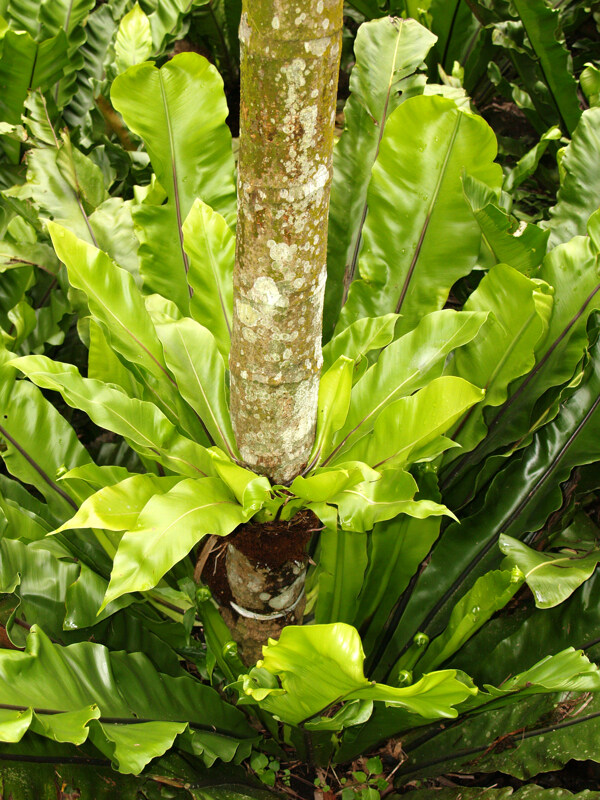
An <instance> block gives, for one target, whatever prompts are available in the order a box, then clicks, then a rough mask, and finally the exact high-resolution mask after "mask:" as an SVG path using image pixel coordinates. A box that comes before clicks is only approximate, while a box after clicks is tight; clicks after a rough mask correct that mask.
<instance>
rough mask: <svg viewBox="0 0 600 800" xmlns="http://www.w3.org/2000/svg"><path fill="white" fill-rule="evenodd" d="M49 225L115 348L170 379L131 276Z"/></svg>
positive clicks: (59, 250)
mask: <svg viewBox="0 0 600 800" xmlns="http://www.w3.org/2000/svg"><path fill="white" fill-rule="evenodd" d="M48 229H49V231H50V235H51V236H52V241H53V244H54V247H55V249H56V252H57V255H58V257H59V258H60V260H61V261H62V262H63V263H64V264H65V265H66V267H67V271H68V273H69V280H70V282H71V284H72V285H73V286H75V287H76V288H77V289H81V290H82V291H83V292H85V294H86V296H87V298H88V302H89V304H90V310H91V311H92V313H93V314H94V316H95V318H96V319H97V320H98V322H99V323H100V325H101V326H102V328H103V330H104V332H105V334H106V336H107V338H108V340H109V341H110V342H111V343H112V344H113V346H114V347H115V349H116V350H117V351H118V352H120V353H121V354H122V355H123V356H124V357H125V358H126V359H127V360H128V361H131V362H132V363H133V364H140V365H141V366H143V367H144V368H145V369H147V370H148V372H150V373H151V374H152V375H154V376H155V377H157V378H167V379H168V373H167V370H166V365H165V362H164V358H163V353H162V347H161V345H160V341H159V340H158V337H157V335H156V332H155V330H154V328H153V326H152V322H151V320H150V317H149V315H148V312H147V311H146V307H145V305H144V300H143V298H142V295H141V293H140V292H139V290H138V289H137V287H136V286H135V283H134V280H133V278H132V276H131V275H130V274H129V273H128V272H127V271H126V270H124V269H120V268H119V267H117V266H116V264H114V263H113V262H112V261H111V259H110V258H109V257H108V256H107V255H106V253H103V252H102V251H101V250H98V249H97V248H95V247H92V246H91V245H89V244H87V243H86V242H84V241H82V240H81V239H78V238H77V237H76V236H75V235H74V234H72V233H71V232H70V231H68V230H66V229H65V228H62V227H61V226H59V225H56V224H54V223H49V224H48Z"/></svg>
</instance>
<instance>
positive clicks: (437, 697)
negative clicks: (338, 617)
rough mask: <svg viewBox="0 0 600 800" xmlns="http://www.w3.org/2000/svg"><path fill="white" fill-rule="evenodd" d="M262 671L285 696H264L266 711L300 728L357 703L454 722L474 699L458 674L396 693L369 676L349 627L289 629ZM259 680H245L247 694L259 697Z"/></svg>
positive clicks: (268, 651) (267, 653)
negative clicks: (348, 703)
mask: <svg viewBox="0 0 600 800" xmlns="http://www.w3.org/2000/svg"><path fill="white" fill-rule="evenodd" d="M263 653H264V656H263V660H262V661H259V662H258V664H257V667H259V668H262V669H264V670H266V671H267V672H270V673H271V675H274V676H277V678H279V681H280V683H281V686H282V688H283V690H284V694H282V693H281V691H280V690H278V689H275V690H273V689H271V692H269V693H264V692H261V695H262V697H263V698H264V699H261V701H260V702H259V705H260V706H261V708H264V709H266V710H267V711H270V712H271V713H272V714H275V715H276V716H277V717H278V718H279V719H281V720H282V721H285V722H288V723H290V724H292V725H298V724H299V723H301V722H302V721H303V720H307V719H309V718H312V717H316V716H318V715H320V714H321V713H322V712H324V711H326V710H327V708H328V707H329V706H331V705H333V704H334V703H337V702H340V701H342V700H345V701H348V700H353V699H363V700H380V701H383V702H385V703H386V704H388V705H394V706H399V707H401V708H407V709H409V710H410V711H413V712H414V713H416V714H420V715H422V716H424V717H427V718H429V719H435V718H439V717H450V718H452V717H455V716H456V715H457V712H456V709H455V708H454V706H455V705H457V704H458V703H461V702H462V701H463V700H465V699H466V698H467V697H469V696H470V695H472V694H473V693H474V690H473V689H471V688H469V687H467V686H466V685H465V684H464V683H461V682H460V681H459V680H457V678H456V672H455V671H454V670H444V671H443V672H436V673H433V674H431V675H426V676H425V677H424V678H422V679H421V680H420V681H418V682H417V683H415V684H413V685H412V686H408V687H405V688H401V689H397V688H395V687H392V686H386V685H385V684H379V683H373V682H371V681H369V680H367V678H365V676H364V672H363V663H364V658H365V656H364V652H363V649H362V644H361V641H360V637H359V635H358V633H357V631H356V630H355V629H354V628H352V627H351V626H350V625H345V624H343V623H337V624H334V625H309V626H305V627H297V626H292V625H289V626H288V627H287V628H284V630H283V632H282V634H281V637H280V639H279V641H277V642H275V641H272V643H270V644H269V645H267V646H266V647H265V648H263ZM259 681H260V674H258V675H257V674H256V672H255V671H254V670H253V671H251V672H250V675H249V676H248V678H247V679H246V680H244V687H243V690H244V693H245V694H247V695H249V696H252V694H253V692H255V691H257V690H258V691H260V690H261V687H260V683H259Z"/></svg>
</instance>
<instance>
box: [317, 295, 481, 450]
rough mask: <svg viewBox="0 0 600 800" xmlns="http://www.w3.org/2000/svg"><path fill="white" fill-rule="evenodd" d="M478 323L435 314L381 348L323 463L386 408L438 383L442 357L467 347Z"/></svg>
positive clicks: (477, 317) (475, 317) (476, 316)
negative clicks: (431, 384)
mask: <svg viewBox="0 0 600 800" xmlns="http://www.w3.org/2000/svg"><path fill="white" fill-rule="evenodd" d="M484 321H485V315H484V314H480V313H469V314H468V315H467V314H466V313H465V312H460V313H457V312H454V311H440V312H437V313H433V314H429V315H427V316H426V317H425V318H424V319H423V320H422V321H421V322H420V324H419V325H418V326H417V328H416V329H415V330H414V331H411V332H410V333H409V334H406V335H405V336H403V337H401V338H400V339H397V340H396V341H395V342H393V343H392V344H391V345H389V346H388V347H386V349H385V350H384V351H383V352H382V353H381V356H380V357H379V359H378V361H377V363H376V364H375V365H374V366H373V367H371V368H370V369H369V370H368V371H367V372H366V373H365V375H364V376H363V377H362V378H361V379H360V380H359V381H358V382H357V383H356V385H355V386H354V388H353V390H352V395H351V398H350V409H349V411H348V417H347V419H346V422H345V424H344V426H343V427H342V429H341V430H340V431H339V433H338V434H337V435H336V437H335V438H334V442H333V444H334V450H333V451H332V453H331V455H330V456H329V459H327V460H330V459H331V458H332V457H333V456H334V455H335V456H337V455H338V453H343V452H344V451H345V450H347V449H348V448H349V447H350V446H351V445H352V444H353V443H354V442H355V441H357V440H358V439H360V438H361V437H362V436H365V435H366V434H367V433H369V432H370V431H371V430H373V427H374V425H375V420H376V419H377V416H378V414H379V413H380V412H381V411H382V410H383V409H384V408H385V407H386V406H388V405H389V404H390V403H392V402H394V401H395V400H398V399H399V398H401V397H405V396H408V395H410V394H412V393H413V392H414V391H416V390H417V389H420V388H421V387H423V386H425V385H426V384H427V383H428V382H429V381H430V380H432V379H434V378H437V377H439V376H440V375H441V373H442V370H443V369H444V361H445V359H446V356H447V355H448V353H451V352H452V350H454V349H455V348H457V347H461V346H462V345H463V344H465V343H466V342H469V341H471V339H473V338H474V337H475V336H476V335H477V332H478V331H479V329H480V327H481V326H482V324H483V322H484Z"/></svg>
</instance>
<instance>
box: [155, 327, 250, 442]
mask: <svg viewBox="0 0 600 800" xmlns="http://www.w3.org/2000/svg"><path fill="white" fill-rule="evenodd" d="M155 326H156V332H157V334H158V337H159V339H160V340H161V342H162V345H163V353H164V358H165V361H166V363H167V365H168V367H169V369H170V371H171V372H172V374H173V375H174V376H175V380H176V381H177V386H178V387H179V391H180V392H181V395H182V397H183V398H184V399H185V400H186V402H187V403H188V404H189V405H190V406H191V407H192V408H193V409H194V411H195V412H196V413H197V414H198V416H199V417H200V419H201V420H202V422H203V424H204V425H205V427H206V429H207V430H208V433H209V434H210V437H211V438H212V440H213V442H214V443H215V444H216V445H218V446H219V447H220V448H222V449H223V450H226V451H227V452H228V453H229V454H230V455H233V454H234V453H235V452H236V445H235V436H234V434H233V428H232V427H231V420H230V416H229V407H228V403H227V399H228V398H227V385H226V381H225V363H224V361H223V357H222V355H221V353H220V352H219V350H218V347H217V342H216V340H215V337H214V336H213V335H212V333H211V332H210V331H209V330H208V328H205V327H204V326H203V325H200V323H198V322H196V321H195V320H193V319H190V318H189V317H184V318H183V319H178V320H173V319H170V318H169V317H163V318H162V321H160V320H159V321H157V322H156V323H155Z"/></svg>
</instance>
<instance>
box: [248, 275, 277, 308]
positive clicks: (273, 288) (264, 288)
mask: <svg viewBox="0 0 600 800" xmlns="http://www.w3.org/2000/svg"><path fill="white" fill-rule="evenodd" d="M248 297H249V298H250V300H252V301H254V302H255V303H260V304H261V305H267V306H281V307H285V305H286V303H285V298H284V297H282V296H281V294H280V292H279V289H278V288H277V284H276V283H275V281H274V280H273V278H265V277H262V278H257V279H256V280H255V281H254V285H253V286H252V289H250V291H249V292H248Z"/></svg>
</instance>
